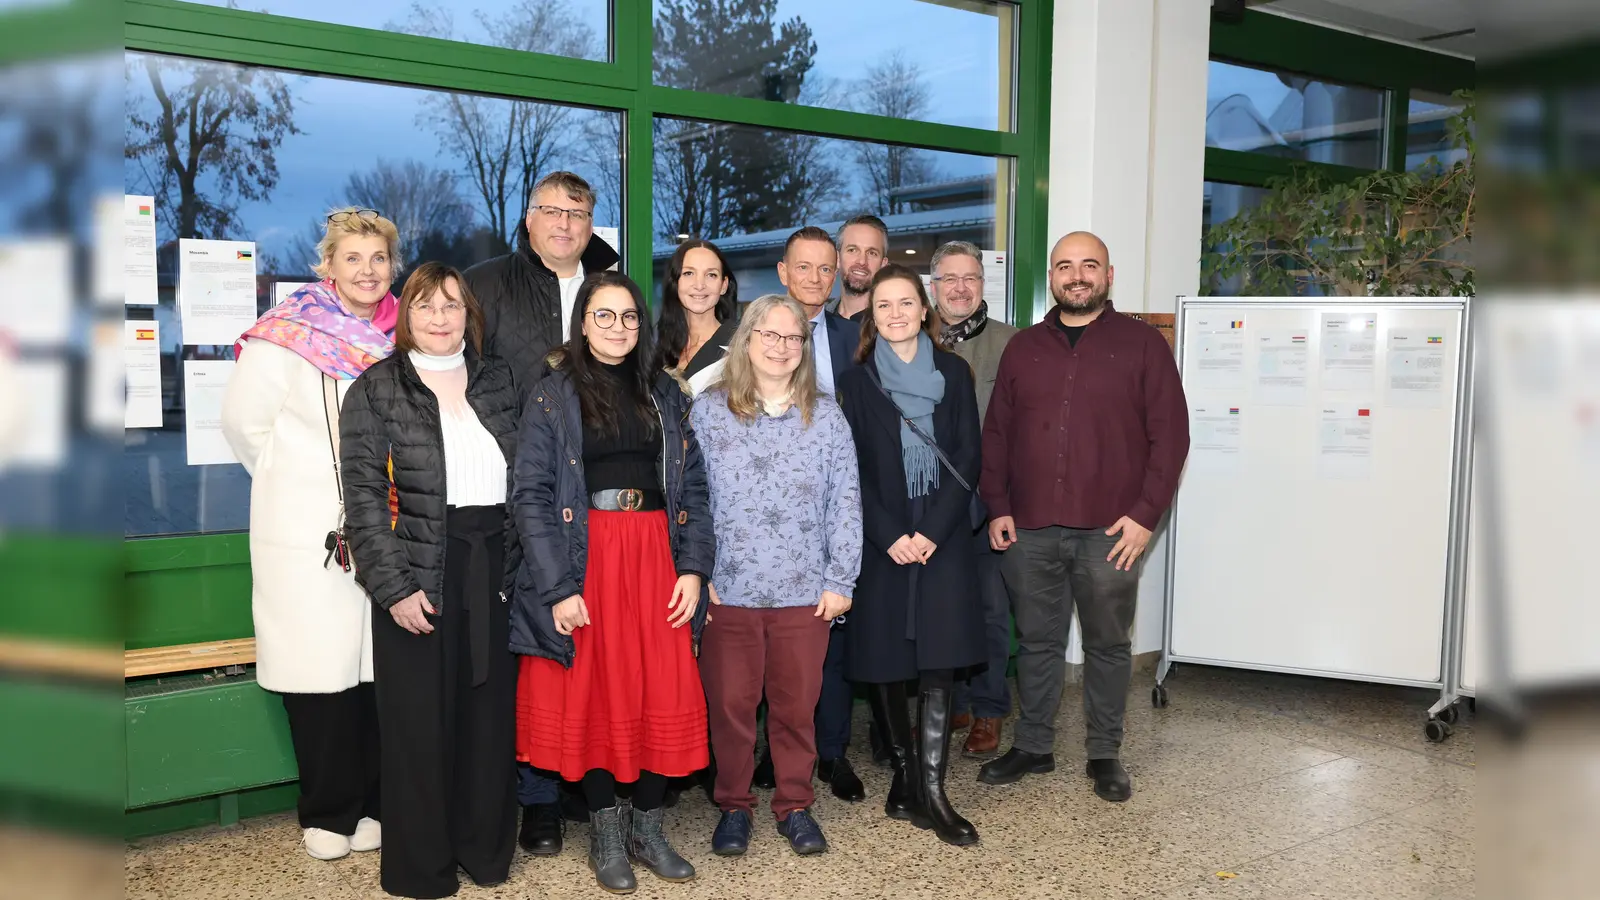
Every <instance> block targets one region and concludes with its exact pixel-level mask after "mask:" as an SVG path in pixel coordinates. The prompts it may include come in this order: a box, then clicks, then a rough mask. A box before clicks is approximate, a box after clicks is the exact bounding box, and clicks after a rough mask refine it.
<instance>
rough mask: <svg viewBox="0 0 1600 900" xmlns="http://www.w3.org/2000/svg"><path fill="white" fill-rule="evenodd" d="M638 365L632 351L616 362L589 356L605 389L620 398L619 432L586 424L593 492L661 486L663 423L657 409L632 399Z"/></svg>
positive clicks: (586, 467) (587, 471)
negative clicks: (641, 407)
mask: <svg viewBox="0 0 1600 900" xmlns="http://www.w3.org/2000/svg"><path fill="white" fill-rule="evenodd" d="M636 365H637V364H636V362H635V361H634V358H633V356H631V355H630V356H629V357H628V358H627V359H625V360H623V361H622V362H620V363H618V364H617V365H615V366H608V365H606V364H605V363H602V362H600V361H599V360H597V359H594V358H593V357H590V359H589V368H590V370H591V371H593V372H594V373H595V375H596V376H597V377H598V379H599V380H600V384H601V390H603V391H606V392H607V393H608V394H609V395H610V396H612V397H615V398H616V399H617V400H618V404H617V406H618V408H617V426H618V427H617V433H616V434H602V433H600V431H599V430H598V429H597V428H595V427H594V426H593V425H592V424H591V423H589V422H585V423H584V425H583V474H584V480H585V481H586V482H587V486H588V488H589V492H590V493H594V492H595V491H605V490H616V489H618V488H641V489H649V488H658V487H659V484H658V483H657V481H656V459H657V457H659V456H660V455H661V438H660V423H659V422H657V421H656V418H655V413H654V412H653V411H649V410H643V411H642V410H639V408H638V407H636V406H635V405H634V404H633V403H632V402H631V399H630V398H632V396H633V393H634V388H633V387H632V385H633V380H634V377H635V375H634V373H635V372H636V371H637V370H636V368H635V367H636ZM643 413H648V414H647V415H646V414H643Z"/></svg>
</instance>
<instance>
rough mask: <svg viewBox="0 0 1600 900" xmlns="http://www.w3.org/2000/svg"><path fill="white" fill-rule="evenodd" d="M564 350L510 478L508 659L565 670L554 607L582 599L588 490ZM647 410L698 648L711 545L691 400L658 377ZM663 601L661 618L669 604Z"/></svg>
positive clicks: (528, 414)
mask: <svg viewBox="0 0 1600 900" xmlns="http://www.w3.org/2000/svg"><path fill="white" fill-rule="evenodd" d="M564 353H565V351H564V350H557V351H556V352H555V353H553V354H551V357H550V359H549V365H548V367H547V368H546V370H545V373H544V375H543V377H541V378H540V379H539V380H538V381H537V382H536V383H535V384H534V386H533V390H532V392H531V393H530V394H528V395H527V396H528V401H527V406H526V408H525V409H524V411H523V416H522V433H521V437H520V438H519V439H518V442H517V461H516V465H515V466H514V469H513V472H512V491H511V515H512V518H513V520H514V521H515V522H516V526H517V535H518V536H519V537H520V538H521V540H522V568H521V569H520V570H519V571H518V572H517V581H516V596H515V598H514V600H515V602H513V603H512V610H511V650H512V652H514V653H521V654H524V655H527V656H542V657H545V658H546V659H553V660H555V661H556V662H559V663H561V664H562V665H564V666H568V667H571V665H572V654H573V643H572V636H571V635H564V634H560V633H558V632H557V631H556V623H555V616H554V613H553V610H554V607H555V605H556V604H557V603H560V602H561V601H563V600H565V599H567V598H568V597H571V596H572V595H573V594H581V593H583V576H584V571H585V569H586V568H587V566H588V555H589V490H588V487H587V484H586V482H585V479H584V471H583V413H582V409H581V407H580V406H579V404H578V389H577V386H576V385H574V384H573V382H572V376H571V373H570V371H569V370H568V369H566V368H565V367H564V366H563V360H564V358H565V357H564ZM651 400H653V401H654V403H655V408H656V412H657V413H658V414H659V415H660V417H661V435H662V440H661V455H660V456H659V457H657V459H656V473H657V476H658V480H659V482H660V484H661V486H662V490H663V492H664V493H665V494H666V501H667V534H668V537H669V539H670V541H671V544H672V560H673V565H674V566H675V568H676V569H677V571H678V572H679V573H684V572H695V573H699V574H701V575H702V576H703V579H702V586H701V589H700V605H699V607H698V608H697V609H696V610H695V614H694V619H693V621H692V623H691V626H690V627H691V628H693V630H694V645H695V647H696V648H697V649H698V647H699V645H700V630H701V628H703V627H704V626H705V621H706V611H707V597H708V591H707V588H706V585H709V583H710V575H711V569H712V565H713V563H714V562H715V561H716V538H715V537H714V536H713V533H712V528H711V495H710V489H709V488H708V487H707V484H706V469H705V461H704V459H703V458H702V457H701V456H700V445H699V443H697V442H696V441H695V437H694V431H693V429H691V428H690V427H689V404H690V397H689V394H688V393H687V392H686V391H685V390H684V388H683V386H682V385H681V384H680V383H679V382H678V381H676V380H674V379H673V378H672V376H670V375H666V374H662V375H659V376H657V378H656V382H655V385H654V386H653V388H652V390H651ZM668 599H670V598H667V597H662V598H661V609H662V615H663V616H664V615H666V611H667V610H666V606H667V600H668Z"/></svg>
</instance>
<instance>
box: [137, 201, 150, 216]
mask: <svg viewBox="0 0 1600 900" xmlns="http://www.w3.org/2000/svg"><path fill="white" fill-rule="evenodd" d="M139 215H141V216H148V215H150V207H148V206H146V205H145V204H143V203H141V204H139Z"/></svg>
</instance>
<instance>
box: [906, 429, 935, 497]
mask: <svg viewBox="0 0 1600 900" xmlns="http://www.w3.org/2000/svg"><path fill="white" fill-rule="evenodd" d="M911 440H912V441H913V442H914V443H907V444H903V445H902V446H901V450H900V460H901V463H902V464H903V465H904V466H905V469H906V496H908V497H926V496H928V492H929V491H932V490H937V489H938V487H939V457H938V456H937V455H936V454H935V453H934V452H933V448H932V447H929V446H928V445H927V444H925V443H923V442H922V440H921V439H920V438H918V437H917V436H916V435H911Z"/></svg>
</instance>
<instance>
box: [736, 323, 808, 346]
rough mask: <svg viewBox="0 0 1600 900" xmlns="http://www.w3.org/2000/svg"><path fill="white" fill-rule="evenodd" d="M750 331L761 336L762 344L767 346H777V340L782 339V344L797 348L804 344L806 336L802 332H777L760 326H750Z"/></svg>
mask: <svg viewBox="0 0 1600 900" xmlns="http://www.w3.org/2000/svg"><path fill="white" fill-rule="evenodd" d="M750 332H751V333H752V334H755V335H758V336H759V337H760V338H761V343H762V345H763V346H767V347H776V346H778V341H779V340H782V341H783V345H784V346H785V347H787V348H789V349H790V350H799V349H800V348H801V347H804V346H805V345H806V336H805V335H803V334H779V333H778V332H776V331H767V330H765V329H762V328H752V329H750Z"/></svg>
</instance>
